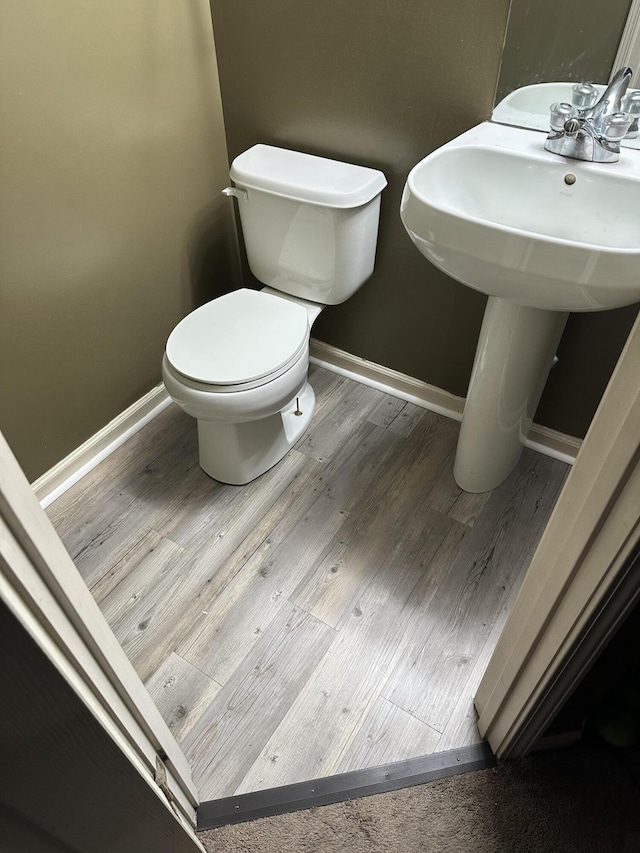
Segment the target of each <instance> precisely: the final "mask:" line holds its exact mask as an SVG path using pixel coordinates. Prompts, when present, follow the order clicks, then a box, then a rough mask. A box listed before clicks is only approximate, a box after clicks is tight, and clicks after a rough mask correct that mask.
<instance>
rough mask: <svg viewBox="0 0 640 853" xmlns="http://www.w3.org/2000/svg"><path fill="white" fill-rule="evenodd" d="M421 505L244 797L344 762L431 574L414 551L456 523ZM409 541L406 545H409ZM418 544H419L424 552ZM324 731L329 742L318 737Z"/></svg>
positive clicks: (257, 766) (354, 606) (246, 784)
mask: <svg viewBox="0 0 640 853" xmlns="http://www.w3.org/2000/svg"><path fill="white" fill-rule="evenodd" d="M456 524H457V522H454V521H452V520H450V519H447V518H446V517H445V516H437V514H436V513H434V512H433V511H431V510H429V509H428V508H425V507H421V506H418V507H416V508H414V512H413V513H412V515H411V518H410V519H409V523H408V524H407V525H406V526H405V528H404V537H405V542H404V543H396V545H398V546H399V547H394V546H393V544H390V545H389V551H388V553H387V554H386V555H385V556H386V559H385V560H384V567H383V568H382V570H381V571H379V572H378V573H377V574H376V576H375V579H372V580H371V582H370V583H369V584H367V585H366V586H365V587H364V588H363V589H362V590H361V591H359V594H358V595H357V596H356V597H355V598H354V599H353V601H352V602H351V606H350V609H349V612H348V614H346V615H345V618H344V619H343V620H342V621H341V624H340V626H339V631H338V633H337V635H336V637H335V639H334V640H333V642H332V644H331V647H330V649H329V651H328V652H327V654H326V655H325V657H324V658H323V660H322V661H320V663H319V664H318V666H317V667H316V668H315V670H314V672H313V674H312V675H311V677H310V679H309V682H308V683H307V685H306V686H305V687H304V689H303V690H302V691H301V692H300V694H299V695H298V697H297V698H296V701H295V702H294V703H293V705H292V706H291V708H290V710H289V712H288V713H287V715H286V717H285V718H284V719H283V721H282V723H281V724H280V725H279V726H278V728H277V729H276V730H275V732H274V734H273V736H272V737H271V739H270V740H269V741H268V742H267V744H266V745H265V747H264V749H263V750H262V752H261V754H260V756H259V758H258V759H257V760H256V762H255V763H254V765H253V766H252V767H251V770H250V771H249V773H248V774H247V776H246V777H245V778H244V779H243V780H242V784H241V786H240V787H239V788H238V790H237V791H236V793H242V792H246V791H249V790H257V789H260V788H270V787H275V786H278V785H282V784H285V781H284V780H285V779H286V780H287V784H288V783H289V782H295V781H304V780H305V779H314V778H318V777H320V776H326V775H329V774H331V773H335V772H336V771H337V767H338V765H339V761H340V759H341V757H342V754H343V752H344V750H345V749H346V747H347V746H348V744H349V743H350V741H351V739H352V736H353V734H354V733H355V730H356V728H357V727H359V726H360V725H361V724H362V720H363V718H364V716H365V714H366V712H367V711H368V709H369V707H370V705H371V704H372V703H373V702H375V700H376V698H377V696H378V692H379V689H380V686H381V684H382V683H383V681H384V678H385V676H386V674H387V671H388V668H389V666H390V665H392V664H393V662H394V661H395V655H396V650H397V641H398V637H399V636H402V634H403V630H404V627H405V626H406V624H407V623H408V620H409V619H410V616H411V613H412V610H413V607H414V606H415V603H414V602H413V601H412V600H411V594H412V592H413V591H414V589H415V587H416V585H417V584H418V583H419V582H420V580H421V579H422V578H423V575H424V573H425V566H424V563H423V562H421V561H420V560H418V559H417V555H416V558H415V559H413V560H411V558H410V557H409V554H411V553H412V552H415V551H416V550H418V549H419V546H420V543H421V542H422V540H423V539H424V538H425V537H426V536H427V535H428V536H429V537H430V539H431V541H432V543H433V544H432V549H433V550H434V551H436V550H437V544H436V542H435V538H436V537H435V536H434V532H433V531H434V529H436V528H437V529H438V530H439V537H440V539H441V540H442V539H444V538H445V536H446V534H447V532H448V531H449V530H450V529H451V527H452V526H454V525H456ZM403 544H404V546H405V547H402V545H403ZM416 546H417V547H416ZM313 729H317V730H319V731H321V732H322V736H321V737H317V738H310V736H309V732H310V731H311V730H313Z"/></svg>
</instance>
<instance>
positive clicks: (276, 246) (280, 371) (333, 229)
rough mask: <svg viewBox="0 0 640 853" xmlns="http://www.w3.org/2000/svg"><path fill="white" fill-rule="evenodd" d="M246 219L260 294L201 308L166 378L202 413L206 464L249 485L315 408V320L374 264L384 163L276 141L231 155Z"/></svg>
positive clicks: (172, 345)
mask: <svg viewBox="0 0 640 853" xmlns="http://www.w3.org/2000/svg"><path fill="white" fill-rule="evenodd" d="M230 174H231V178H232V180H233V181H234V183H235V187H234V188H228V189H226V190H224V192H225V193H226V194H227V195H233V196H235V197H236V198H237V199H238V206H239V211H240V222H241V224H242V231H243V235H244V241H245V245H246V250H247V257H248V260H249V266H250V268H251V271H252V272H253V274H254V275H255V276H256V278H258V279H259V280H260V281H261V282H263V283H264V284H265V285H267V286H266V287H265V288H264V289H263V290H260V291H257V290H248V289H245V288H243V289H241V290H236V291H233V292H232V293H228V294H226V295H225V296H221V297H219V298H218V299H214V300H213V301H211V302H208V303H207V304H206V305H202V306H201V307H200V308H197V309H196V310H195V311H193V312H192V313H191V314H189V315H188V316H187V317H185V318H184V320H182V321H181V322H180V323H178V325H177V326H176V328H175V329H174V330H173V332H172V333H171V334H170V335H169V339H168V341H167V346H166V351H165V355H164V358H163V361H162V378H163V380H164V384H165V387H166V389H167V391H168V393H169V395H170V396H171V397H172V398H173V400H174V401H175V402H176V403H177V404H178V405H179V406H180V407H181V408H182V409H184V411H185V412H187V413H188V414H189V415H192V416H193V417H194V418H197V420H198V443H199V453H200V466H201V467H202V468H203V470H204V471H205V472H206V473H207V474H209V476H211V477H213V478H214V479H216V480H220V481H221V482H223V483H232V484H235V485H242V484H244V483H248V482H250V481H251V480H254V479H255V478H256V477H259V476H260V474H263V473H264V472H265V471H267V470H268V469H269V468H271V467H272V466H273V465H275V464H276V463H277V462H279V461H280V460H281V459H282V457H283V456H284V455H285V454H286V453H287V451H288V450H289V449H290V448H291V447H292V445H293V444H294V443H295V442H296V441H297V440H298V439H299V438H300V436H301V435H302V433H303V432H304V431H305V429H306V428H307V426H308V424H309V421H310V420H311V416H312V414H313V410H314V407H315V395H314V393H313V389H312V388H311V386H310V385H309V384H308V383H307V370H308V366H309V337H310V331H311V326H312V324H313V321H314V320H315V319H316V317H317V316H318V314H319V313H320V311H321V310H322V308H323V307H324V305H336V304H338V303H340V302H344V301H345V300H346V299H348V298H349V297H350V296H351V295H352V294H353V293H354V292H355V291H356V290H357V289H358V288H359V287H360V286H361V285H362V284H364V282H365V281H366V280H367V279H368V278H369V276H370V275H371V273H372V272H373V265H374V260H375V251H376V242H377V237H378V219H379V213H380V193H381V192H382V190H383V189H384V187H385V186H386V184H387V181H386V178H385V176H384V175H383V174H382V172H379V171H377V170H376V169H368V168H365V167H363V166H353V165H351V164H348V163H341V162H338V161H336V160H327V159H325V158H324V157H315V156H312V155H310V154H302V153H300V152H297V151H288V150H286V149H284V148H274V147H272V146H269V145H255V146H254V147H253V148H250V149H249V150H248V151H245V152H244V153H243V154H240V156H239V157H236V159H235V160H234V161H233V163H232V166H231V173H230Z"/></svg>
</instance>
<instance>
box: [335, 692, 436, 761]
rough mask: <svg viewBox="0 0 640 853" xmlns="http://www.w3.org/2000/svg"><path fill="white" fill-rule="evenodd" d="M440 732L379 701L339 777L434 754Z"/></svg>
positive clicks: (379, 698) (385, 701)
mask: <svg viewBox="0 0 640 853" xmlns="http://www.w3.org/2000/svg"><path fill="white" fill-rule="evenodd" d="M441 737H442V736H441V734H440V732H437V731H436V730H435V729H432V728H430V727H429V726H427V725H426V724H425V723H423V722H421V721H420V720H417V719H416V718H415V717H412V716H411V714H408V713H407V712H406V711H403V710H402V708H398V707H397V706H396V705H393V704H392V703H391V702H389V701H388V700H387V699H383V698H382V697H380V696H379V697H378V698H377V699H376V701H375V703H374V704H373V705H372V706H371V708H370V710H369V712H368V713H367V714H366V715H365V718H364V719H363V721H362V724H361V726H360V728H359V729H358V731H357V733H356V736H355V737H354V739H353V740H352V741H351V743H350V745H349V747H348V749H347V750H346V751H345V753H344V755H343V756H342V758H341V760H340V762H339V763H338V766H337V772H338V773H347V772H349V771H350V770H360V769H361V768H362V767H379V766H380V765H381V764H390V763H391V762H393V761H404V760H405V759H406V758H418V757H419V756H421V755H431V753H433V752H435V751H436V749H437V746H438V743H439V741H440V739H441Z"/></svg>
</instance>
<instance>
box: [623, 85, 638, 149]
mask: <svg viewBox="0 0 640 853" xmlns="http://www.w3.org/2000/svg"><path fill="white" fill-rule="evenodd" d="M622 109H623V110H624V111H625V113H628V114H629V115H630V116H631V118H632V119H633V121H632V122H631V127H630V128H629V130H628V131H627V139H635V138H636V137H637V135H638V129H639V128H638V126H639V124H640V90H636V91H635V92H627V94H626V95H625V96H624V98H623V99H622Z"/></svg>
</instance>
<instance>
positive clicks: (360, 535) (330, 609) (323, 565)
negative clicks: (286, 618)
mask: <svg viewBox="0 0 640 853" xmlns="http://www.w3.org/2000/svg"><path fill="white" fill-rule="evenodd" d="M455 440H456V428H455V425H453V424H452V423H451V422H450V421H449V422H447V421H446V420H445V419H444V418H435V417H432V418H431V419H430V420H428V419H425V420H423V421H422V422H421V425H420V428H419V429H417V430H416V431H415V432H414V433H413V435H412V436H411V439H409V440H403V441H399V442H398V443H397V444H396V448H395V452H394V454H393V456H392V458H390V459H389V460H388V461H387V463H386V465H385V466H384V468H383V469H382V472H381V475H380V476H379V477H378V478H377V479H376V480H375V482H373V483H372V484H371V488H369V489H367V491H366V493H365V494H364V495H363V499H362V500H361V501H359V502H358V503H357V505H356V507H355V508H354V511H353V513H352V514H351V515H350V517H349V521H348V522H347V524H346V525H345V528H344V530H342V531H341V532H340V535H339V536H338V537H336V538H335V539H334V542H333V543H332V547H331V548H330V549H329V550H328V551H327V553H326V554H325V555H324V557H323V559H322V560H320V561H318V563H317V564H316V565H315V566H314V568H313V570H312V571H311V572H310V573H309V574H308V576H307V577H306V578H304V580H303V581H302V583H300V584H299V586H298V587H297V589H296V590H295V592H294V594H293V595H292V598H291V600H292V601H294V602H295V603H296V604H297V605H298V606H299V607H302V608H303V609H304V610H307V611H308V612H309V613H313V614H314V616H316V617H317V618H318V619H322V620H323V621H325V622H326V623H327V624H329V625H333V626H336V625H337V624H338V622H339V620H340V618H341V616H342V614H343V613H344V612H345V608H346V607H348V604H349V601H350V600H351V597H352V596H353V595H354V593H355V592H356V590H357V589H358V587H359V586H360V585H361V584H362V583H367V582H368V580H369V578H370V577H371V576H372V575H373V574H375V572H376V571H377V570H378V568H379V566H380V564H381V560H382V559H383V555H384V554H385V553H386V552H387V550H388V548H389V544H390V543H393V541H394V538H395V537H398V536H399V537H400V538H401V541H402V536H403V533H404V528H405V527H406V526H407V517H408V516H409V515H411V514H412V509H413V508H414V507H415V506H416V505H420V504H422V503H423V501H424V497H425V495H426V494H428V492H429V491H430V488H431V483H432V481H433V479H434V477H435V476H436V474H437V471H438V470H439V467H440V465H441V464H442V463H443V461H444V460H445V459H446V458H447V456H448V454H449V451H450V449H451V447H452V446H453V445H454V444H455ZM407 559H412V557H410V555H407Z"/></svg>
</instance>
